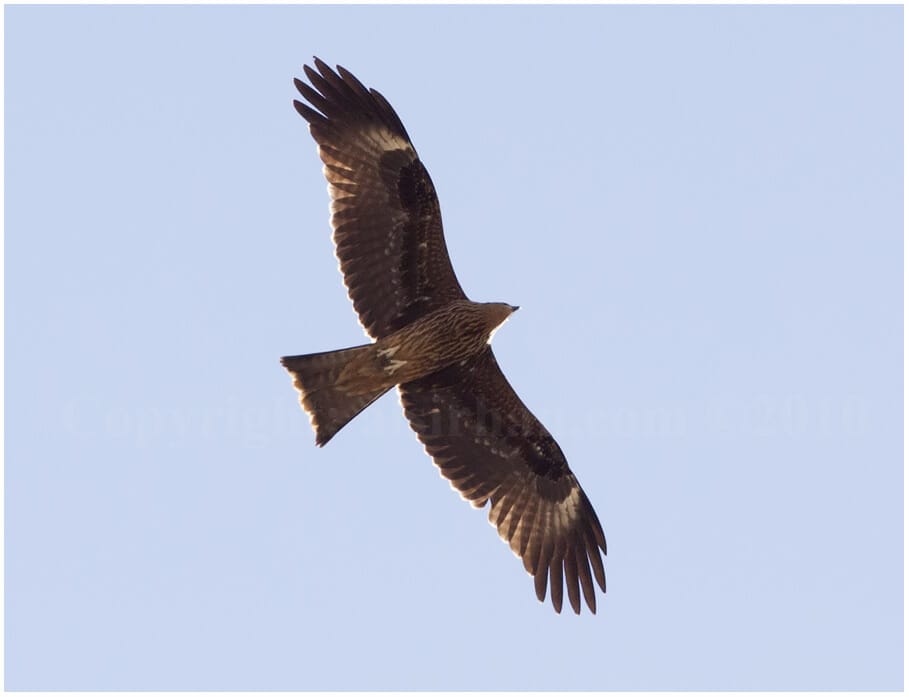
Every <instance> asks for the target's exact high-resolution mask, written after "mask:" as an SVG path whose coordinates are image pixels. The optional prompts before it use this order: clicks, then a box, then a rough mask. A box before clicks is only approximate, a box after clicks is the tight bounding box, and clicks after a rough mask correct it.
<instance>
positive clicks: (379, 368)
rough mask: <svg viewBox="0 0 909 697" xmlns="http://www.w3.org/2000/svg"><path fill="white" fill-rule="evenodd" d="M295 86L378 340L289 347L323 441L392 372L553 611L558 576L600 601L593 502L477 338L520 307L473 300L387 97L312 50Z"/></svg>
mask: <svg viewBox="0 0 909 697" xmlns="http://www.w3.org/2000/svg"><path fill="white" fill-rule="evenodd" d="M315 66H316V67H315V69H314V68H311V67H310V66H304V68H303V69H304V71H305V73H306V77H307V78H308V79H309V81H310V83H311V85H309V84H306V83H304V82H302V81H301V80H295V81H294V83H295V84H296V86H297V89H298V90H299V91H300V94H301V95H302V96H303V97H304V98H305V99H306V100H307V101H308V102H309V105H307V104H304V103H303V102H299V101H295V102H294V106H295V107H296V109H297V111H298V112H299V113H300V115H301V116H303V118H304V119H306V120H307V121H308V122H309V130H310V133H311V134H312V136H313V138H314V139H315V141H316V143H317V144H318V146H319V156H320V157H321V158H322V162H323V163H324V168H323V171H324V174H325V177H326V179H327V180H328V183H329V194H330V197H331V223H332V228H333V229H334V241H335V249H336V253H337V256H338V260H339V261H340V267H341V272H342V274H343V276H344V281H345V284H346V285H347V289H348V293H349V295H350V298H351V300H352V301H353V304H354V309H355V310H356V312H357V314H358V315H359V318H360V322H361V323H362V325H363V328H364V329H365V330H366V332H367V334H369V336H370V337H372V338H373V339H375V342H374V343H371V344H366V345H363V346H357V347H354V348H350V349H343V350H340V351H331V352H327V353H316V354H309V355H303V356H286V357H284V358H282V359H281V363H282V364H283V365H284V367H285V368H287V370H288V371H289V372H290V373H291V375H292V376H293V379H294V386H295V387H296V388H297V389H298V390H299V392H300V401H301V403H302V405H303V408H304V409H305V410H306V411H307V413H308V414H309V415H310V419H311V421H312V424H313V427H314V429H315V431H316V443H317V444H318V445H320V446H321V445H324V444H325V443H327V442H328V441H329V440H330V439H331V438H332V437H333V436H334V435H335V434H336V433H337V432H338V431H339V430H340V429H341V428H342V427H343V426H344V425H345V424H347V423H348V422H349V421H350V420H351V419H352V418H353V417H354V416H356V415H357V414H358V413H360V411H362V410H363V409H365V408H366V407H367V406H369V405H370V404H371V403H372V402H373V401H375V400H376V399H377V398H378V397H380V396H381V395H382V394H384V393H385V392H386V391H387V390H389V389H390V388H391V387H393V386H395V385H397V386H398V389H399V390H400V393H401V402H402V404H403V405H404V414H405V416H406V417H407V419H408V420H409V421H410V425H411V427H412V428H413V430H414V431H415V432H416V434H417V437H418V438H419V439H420V441H421V442H422V443H423V445H424V446H425V448H426V452H427V453H428V454H429V455H430V457H432V459H433V461H434V462H435V464H436V465H437V466H438V467H439V469H440V471H441V473H442V475H443V476H445V477H446V478H447V479H448V480H449V481H450V482H451V484H452V485H453V486H454V487H455V488H456V489H457V490H458V491H459V492H460V493H461V495H462V496H463V497H464V498H465V499H467V500H468V501H470V502H471V503H472V504H473V505H474V506H476V507H478V508H479V507H482V506H484V505H485V504H486V503H487V502H489V503H490V510H489V520H490V522H491V523H492V524H493V525H494V526H495V527H496V529H497V530H498V532H499V535H501V537H502V539H503V540H505V541H506V542H507V543H508V544H509V546H510V547H511V549H512V551H514V553H515V554H516V555H517V556H518V557H520V558H521V559H522V560H523V562H524V568H525V569H526V570H527V572H528V573H529V574H530V575H531V576H533V578H534V586H535V589H536V594H537V597H538V598H539V599H540V600H541V601H542V600H543V599H544V598H545V596H546V588H547V585H548V586H549V588H550V597H551V599H552V604H553V607H555V609H556V611H557V612H560V611H561V609H562V593H563V587H564V588H567V591H568V599H569V602H570V603H571V607H572V609H573V610H574V611H575V613H580V610H581V600H580V598H581V594H583V596H584V599H585V601H586V602H587V605H588V607H589V608H590V610H591V612H596V595H595V593H594V581H596V583H597V585H599V586H600V588H601V589H602V590H603V591H604V592H605V590H606V574H605V570H604V568H603V560H602V558H601V556H600V554H601V551H602V554H603V555H604V556H605V554H606V539H605V537H604V535H603V529H602V527H601V526H600V522H599V520H598V519H597V515H596V513H595V512H594V510H593V507H592V506H591V504H590V501H589V500H588V499H587V496H586V495H585V494H584V492H583V490H582V489H581V487H580V485H579V484H578V481H577V479H575V476H574V474H572V472H571V470H570V469H569V468H568V463H567V461H566V460H565V456H564V455H563V454H562V451H561V449H560V448H559V446H558V444H557V443H556V442H555V440H554V439H553V437H552V436H551V435H550V434H549V432H548V431H547V430H546V428H545V427H544V426H543V425H542V424H541V423H540V422H539V421H538V420H537V419H536V418H535V417H534V416H533V414H531V412H530V411H529V410H528V409H527V407H526V406H524V404H523V403H522V402H521V400H520V399H519V398H518V396H517V394H515V392H514V390H512V388H511V385H509V384H508V381H507V380H506V379H505V376H504V375H503V374H502V371H501V370H500V369H499V366H498V364H497V363H496V360H495V357H494V356H493V353H492V349H491V348H490V346H489V343H488V342H489V340H490V337H491V335H492V332H493V331H494V330H495V329H496V327H498V326H499V325H500V324H501V323H502V322H504V321H505V319H507V317H508V316H509V315H510V314H511V313H512V312H513V311H514V310H516V309H517V308H516V307H513V306H511V305H507V304H504V303H474V302H472V301H470V300H468V299H467V296H466V295H465V294H464V291H463V290H462V289H461V286H460V284H459V283H458V280H457V278H456V277H455V274H454V270H453V269H452V267H451V261H450V259H449V257H448V250H447V249H446V247H445V239H444V237H443V235H442V218H441V212H440V210H439V202H438V199H437V197H436V192H435V188H434V187H433V185H432V180H431V179H430V178H429V173H428V172H427V171H426V168H425V167H424V166H423V164H422V163H421V162H420V160H419V158H418V157H417V153H416V151H415V150H414V147H413V145H412V143H411V142H410V139H409V137H408V136H407V132H406V131H405V130H404V126H403V124H402V123H401V120H400V119H399V118H398V116H397V114H396V113H395V112H394V110H393V109H392V108H391V105H389V103H388V102H387V101H386V99H385V98H384V97H383V96H382V95H381V94H379V93H378V92H377V91H376V90H373V89H367V88H366V87H364V86H363V85H362V84H361V83H360V81H359V80H357V78H355V77H354V76H353V75H352V74H351V73H349V72H348V71H347V70H345V69H344V68H341V67H340V66H339V67H338V69H337V72H335V71H333V70H332V69H331V68H329V67H328V66H327V65H326V64H325V63H323V62H322V61H320V60H319V59H318V58H316V59H315Z"/></svg>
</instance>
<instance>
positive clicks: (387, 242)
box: [294, 58, 466, 338]
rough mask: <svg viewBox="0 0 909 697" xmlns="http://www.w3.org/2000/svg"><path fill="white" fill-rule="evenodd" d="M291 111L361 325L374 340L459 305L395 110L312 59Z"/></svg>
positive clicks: (431, 204)
mask: <svg viewBox="0 0 909 697" xmlns="http://www.w3.org/2000/svg"><path fill="white" fill-rule="evenodd" d="M315 65H316V68H317V69H318V72H317V71H316V70H314V69H313V68H311V67H309V66H308V65H307V66H304V67H303V69H304V71H305V72H306V77H307V78H309V81H310V82H311V83H312V86H310V85H307V84H306V83H304V82H302V81H301V80H294V84H295V85H296V86H297V89H298V90H299V92H300V94H301V95H302V96H303V97H304V99H306V100H307V101H308V102H309V104H310V105H312V106H311V107H310V106H308V105H306V104H304V103H303V102H299V101H294V106H295V107H296V109H297V111H298V112H299V113H300V115H301V116H302V117H303V118H304V119H306V120H307V121H308V122H309V131H310V133H311V134H312V137H313V138H314V139H315V141H316V143H317V144H318V146H319V156H320V157H321V158H322V162H323V163H324V165H325V166H324V168H323V171H324V174H325V178H326V179H327V180H328V191H329V194H330V196H331V224H332V228H333V229H334V242H335V251H336V254H337V256H338V261H339V262H340V267H341V273H342V274H343V275H344V283H345V284H346V285H347V289H348V294H349V295H350V299H351V300H352V301H353V305H354V309H355V310H356V311H357V314H358V315H359V317H360V323H361V324H362V325H363V328H364V329H365V330H366V332H367V333H368V334H369V335H370V336H371V337H373V338H381V337H383V336H386V335H388V334H390V333H391V332H393V331H395V330H397V329H400V328H401V327H403V326H405V325H407V324H409V323H411V322H412V321H413V320H415V319H417V318H418V317H421V316H422V315H424V314H426V313H427V312H430V311H432V310H434V309H437V308H439V307H441V306H443V305H445V304H446V303H448V302H450V301H452V300H457V299H464V298H465V297H466V296H465V295H464V292H463V291H462V290H461V286H460V284H459V283H458V280H457V278H456V277H455V274H454V270H453V269H452V267H451V260H450V259H449V258H448V250H447V248H446V247H445V238H444V237H443V235H442V215H441V212H440V210H439V201H438V198H437V197H436V191H435V187H433V184H432V180H431V179H430V178H429V173H428V172H427V171H426V168H425V167H424V166H423V163H422V162H420V160H419V158H418V157H417V153H416V151H415V150H414V147H413V145H412V144H411V142H410V138H409V137H408V136H407V131H405V130H404V125H403V124H402V123H401V120H400V119H399V118H398V115H397V114H396V113H395V111H394V109H392V108H391V106H390V105H389V103H388V102H387V101H386V99H385V98H384V97H383V96H382V95H381V94H379V93H378V92H377V91H376V90H370V89H367V88H366V87H364V86H363V84H362V83H361V82H360V81H359V80H357V78H355V77H354V76H353V75H352V74H351V73H349V72H348V71H347V70H345V69H344V68H341V67H340V66H339V67H338V72H337V73H335V72H334V71H332V69H331V68H329V67H328V66H327V65H326V64H325V63H323V62H322V61H320V60H319V59H318V58H316V59H315Z"/></svg>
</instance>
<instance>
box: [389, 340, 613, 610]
mask: <svg viewBox="0 0 909 697" xmlns="http://www.w3.org/2000/svg"><path fill="white" fill-rule="evenodd" d="M399 389H400V391H401V402H402V404H403V406H404V414H405V415H406V416H407V418H408V420H409V421H410V425H411V427H412V428H413V429H414V431H416V433H417V436H418V437H419V439H420V441H421V442H422V443H423V445H424V446H426V452H427V453H429V455H430V457H432V459H433V461H434V462H435V463H436V465H437V466H438V467H439V469H440V470H441V472H442V475H443V476H445V477H446V478H447V479H448V480H449V481H450V482H451V484H452V486H454V487H455V488H456V489H457V490H458V491H459V492H460V493H461V495H462V496H463V497H464V498H466V499H467V500H468V501H470V502H471V503H472V504H473V505H474V506H476V507H478V508H481V507H482V506H484V505H485V504H486V502H487V501H489V502H490V508H489V521H490V522H491V523H492V524H493V525H494V526H495V527H496V529H497V530H498V532H499V535H500V536H501V537H502V539H503V540H505V541H506V542H507V543H508V544H509V546H510V547H511V549H512V551H513V552H514V553H515V554H517V555H518V556H519V557H520V558H521V559H522V560H523V562H524V568H525V569H526V570H527V573H529V574H530V575H531V576H533V578H534V587H535V588H536V593H537V598H539V599H540V600H541V601H542V600H543V599H544V598H545V597H546V586H547V582H548V583H549V586H550V597H551V599H552V604H553V607H555V609H556V612H561V609H562V589H563V583H564V586H565V587H566V588H567V589H568V599H569V602H570V603H571V607H572V608H573V609H574V611H575V613H580V610H581V600H580V595H581V592H583V595H584V599H585V600H586V601H587V606H588V607H589V608H590V610H591V612H594V613H595V612H596V596H595V594H594V587H593V579H596V582H597V584H598V585H599V586H600V588H601V589H602V590H603V591H604V592H605V590H606V574H605V570H604V568H603V561H602V559H601V558H600V550H602V552H603V554H604V555H605V554H606V538H605V536H604V535H603V528H602V527H601V526H600V521H599V520H598V519H597V515H596V513H595V512H594V510H593V506H592V505H591V504H590V501H589V500H588V499H587V496H586V495H585V494H584V492H583V490H582V489H581V487H580V485H579V484H578V481H577V479H576V478H575V476H574V474H572V472H571V470H570V469H569V468H568V463H567V462H566V460H565V456H564V455H563V454H562V450H561V448H559V446H558V444H557V443H556V442H555V440H554V439H553V437H552V436H551V435H550V434H549V432H548V431H547V430H546V428H545V427H544V426H543V425H542V424H541V423H540V422H539V421H538V420H537V419H536V417H534V415H533V414H531V413H530V410H529V409H527V407H526V406H524V404H523V403H522V402H521V400H520V399H519V398H518V396H517V394H515V392H514V390H513V389H512V388H511V385H509V384H508V381H507V380H506V379H505V376H504V375H503V374H502V371H501V370H500V369H499V366H498V363H497V362H496V359H495V357H494V356H493V353H492V349H491V348H489V349H487V350H486V351H485V352H483V353H482V354H480V355H479V356H477V357H476V358H472V359H470V360H468V361H464V362H462V363H458V364H455V365H452V366H450V367H448V368H445V369H444V370H441V371H439V372H437V373H434V374H433V375H430V376H427V377H425V378H421V379H419V380H415V381H413V382H408V383H405V384H403V385H400V386H399ZM591 570H592V572H593V576H592V577H591ZM563 578H564V581H563Z"/></svg>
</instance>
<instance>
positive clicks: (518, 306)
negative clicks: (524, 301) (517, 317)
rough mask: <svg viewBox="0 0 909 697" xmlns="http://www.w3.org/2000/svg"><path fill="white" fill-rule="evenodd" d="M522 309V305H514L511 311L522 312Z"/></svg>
mask: <svg viewBox="0 0 909 697" xmlns="http://www.w3.org/2000/svg"><path fill="white" fill-rule="evenodd" d="M520 309H521V306H520V305H512V306H511V311H512V312H517V311H518V310H520Z"/></svg>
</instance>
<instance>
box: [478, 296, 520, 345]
mask: <svg viewBox="0 0 909 697" xmlns="http://www.w3.org/2000/svg"><path fill="white" fill-rule="evenodd" d="M484 305H485V306H486V313H487V318H488V321H489V326H490V327H491V329H490V331H489V339H487V343H492V337H493V334H495V333H496V330H497V329H498V328H499V327H501V326H502V324H503V323H504V322H505V320H506V319H508V317H509V316H510V315H511V313H512V312H515V311H517V309H518V305H509V304H508V303H484Z"/></svg>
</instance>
